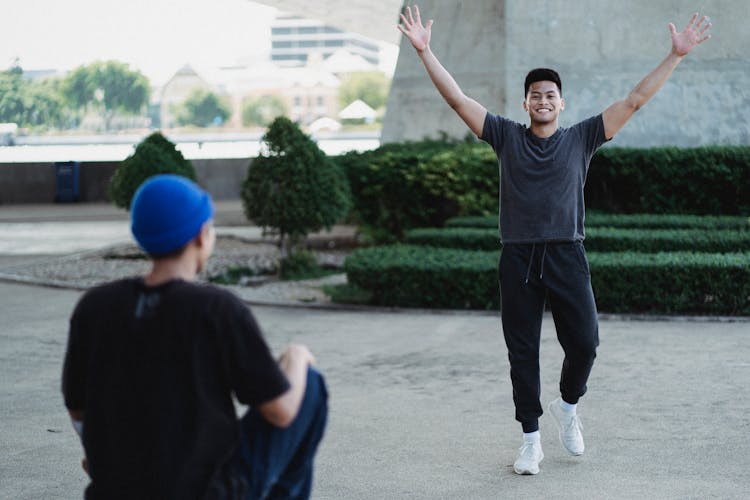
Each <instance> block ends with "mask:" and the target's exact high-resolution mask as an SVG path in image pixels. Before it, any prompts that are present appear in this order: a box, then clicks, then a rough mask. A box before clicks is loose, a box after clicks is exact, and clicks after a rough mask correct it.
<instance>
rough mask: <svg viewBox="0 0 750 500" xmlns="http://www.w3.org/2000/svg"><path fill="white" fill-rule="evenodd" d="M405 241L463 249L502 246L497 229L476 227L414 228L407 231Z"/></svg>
mask: <svg viewBox="0 0 750 500" xmlns="http://www.w3.org/2000/svg"><path fill="white" fill-rule="evenodd" d="M404 242H405V243H407V244H410V245H422V246H433V247H442V248H460V249H462V250H498V249H500V247H501V246H502V245H501V243H500V234H499V233H498V231H497V229H482V228H474V227H445V228H420V229H412V230H411V231H409V232H407V233H406V237H405V238H404Z"/></svg>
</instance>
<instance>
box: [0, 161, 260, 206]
mask: <svg viewBox="0 0 750 500" xmlns="http://www.w3.org/2000/svg"><path fill="white" fill-rule="evenodd" d="M119 164H120V162H82V163H81V166H80V179H79V189H80V199H79V201H80V202H98V201H107V186H108V184H109V180H110V178H111V177H112V174H114V172H115V169H116V168H117V166H118V165H119ZM249 165H250V159H249V158H239V159H221V160H193V167H195V173H196V176H197V178H198V183H199V184H200V185H201V186H203V187H204V188H205V189H206V190H207V191H208V192H209V193H211V195H212V196H213V197H214V199H216V200H233V199H238V198H239V197H240V189H241V186H242V181H243V180H244V179H245V176H246V174H247V169H248V166H249ZM55 173H56V172H55V165H54V163H13V164H8V163H5V164H0V205H2V204H6V205H9V204H21V203H52V202H54V201H55V195H56V192H57V179H56V176H55Z"/></svg>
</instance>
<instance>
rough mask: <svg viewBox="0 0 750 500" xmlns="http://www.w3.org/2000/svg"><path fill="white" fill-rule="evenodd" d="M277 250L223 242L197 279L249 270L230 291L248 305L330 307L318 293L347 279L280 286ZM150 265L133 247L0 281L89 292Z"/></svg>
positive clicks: (329, 256) (333, 261) (327, 259)
mask: <svg viewBox="0 0 750 500" xmlns="http://www.w3.org/2000/svg"><path fill="white" fill-rule="evenodd" d="M316 255H317V257H318V261H319V262H320V263H321V264H322V265H325V266H328V267H338V268H340V267H341V266H342V265H343V261H344V259H345V258H346V255H347V252H346V251H342V250H337V251H316ZM279 257H280V254H279V250H278V248H277V247H276V246H275V245H273V244H270V243H260V242H257V241H253V242H250V241H245V240H242V239H241V238H237V237H232V236H220V237H218V238H217V241H216V248H215V250H214V254H213V255H212V256H211V259H209V262H208V266H207V269H206V270H205V271H204V272H203V273H201V274H200V275H199V277H198V280H199V281H204V282H205V281H208V280H209V279H210V278H212V277H216V276H219V275H221V274H224V273H225V272H226V271H227V270H229V269H232V268H246V269H248V270H249V271H250V272H251V273H252V274H253V275H255V276H254V277H253V278H251V279H246V280H243V284H244V285H245V286H239V285H228V286H227V287H228V288H230V289H232V290H233V291H234V292H235V293H237V294H238V295H239V296H240V297H242V298H243V299H244V300H247V301H249V302H261V303H306V304H310V303H329V302H330V299H329V298H328V297H327V296H326V295H325V294H324V293H323V292H322V291H321V290H320V286H321V285H322V284H325V283H345V282H346V276H345V275H344V274H343V273H342V274H336V275H332V276H328V277H326V278H321V279H315V280H304V281H278V280H277V278H276V276H275V273H276V270H277V269H278V262H279ZM149 266H150V265H149V261H148V260H147V259H146V258H145V256H144V254H143V253H142V252H141V251H140V250H139V249H138V247H137V246H136V245H134V244H123V245H116V246H112V247H109V248H106V249H103V250H97V251H91V252H83V253H77V254H72V255H65V256H62V257H50V258H46V259H40V260H34V261H32V262H22V263H20V264H17V265H13V264H11V265H10V266H7V265H6V266H3V267H0V278H4V279H7V280H12V281H21V282H28V283H37V284H49V285H52V286H59V287H65V288H75V289H86V288H90V287H92V286H95V285H98V284H100V283H104V282H107V281H111V280H115V279H119V278H125V277H128V276H135V275H142V274H145V273H146V272H147V271H148V269H149Z"/></svg>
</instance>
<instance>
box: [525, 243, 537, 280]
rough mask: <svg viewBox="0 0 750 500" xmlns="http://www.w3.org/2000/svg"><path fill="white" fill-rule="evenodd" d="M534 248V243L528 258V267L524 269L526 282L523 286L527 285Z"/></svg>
mask: <svg viewBox="0 0 750 500" xmlns="http://www.w3.org/2000/svg"><path fill="white" fill-rule="evenodd" d="M535 248H536V243H532V245H531V257H529V265H528V266H527V267H526V281H524V282H523V284H524V285H528V284H529V273H531V263H532V262H534V249H535Z"/></svg>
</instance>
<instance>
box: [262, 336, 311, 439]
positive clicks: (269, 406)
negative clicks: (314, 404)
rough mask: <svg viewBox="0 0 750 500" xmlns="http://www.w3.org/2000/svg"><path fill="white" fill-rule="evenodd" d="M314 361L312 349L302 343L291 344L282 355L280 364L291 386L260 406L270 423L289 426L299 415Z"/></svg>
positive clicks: (277, 425) (264, 416)
mask: <svg viewBox="0 0 750 500" xmlns="http://www.w3.org/2000/svg"><path fill="white" fill-rule="evenodd" d="M314 362H315V359H314V358H313V356H312V354H310V351H308V350H307V348H306V347H304V346H301V345H291V346H289V348H288V349H287V350H286V351H285V352H284V354H282V355H281V359H280V360H279V364H280V366H281V371H282V372H284V375H286V378H287V379H288V380H289V385H290V387H289V389H287V391H286V392H285V393H283V394H282V395H281V396H279V397H277V398H275V399H272V400H271V401H267V402H265V403H263V404H261V405H260V406H258V411H259V412H260V414H261V415H262V416H263V418H265V419H266V420H267V421H268V422H269V423H270V424H272V425H274V426H276V427H282V428H283V427H288V426H289V425H290V424H291V423H292V422H293V421H294V419H295V418H296V417H297V413H298V412H299V409H300V407H301V406H302V399H303V398H304V396H305V389H306V388H307V367H308V366H309V365H311V364H313V363H314Z"/></svg>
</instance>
